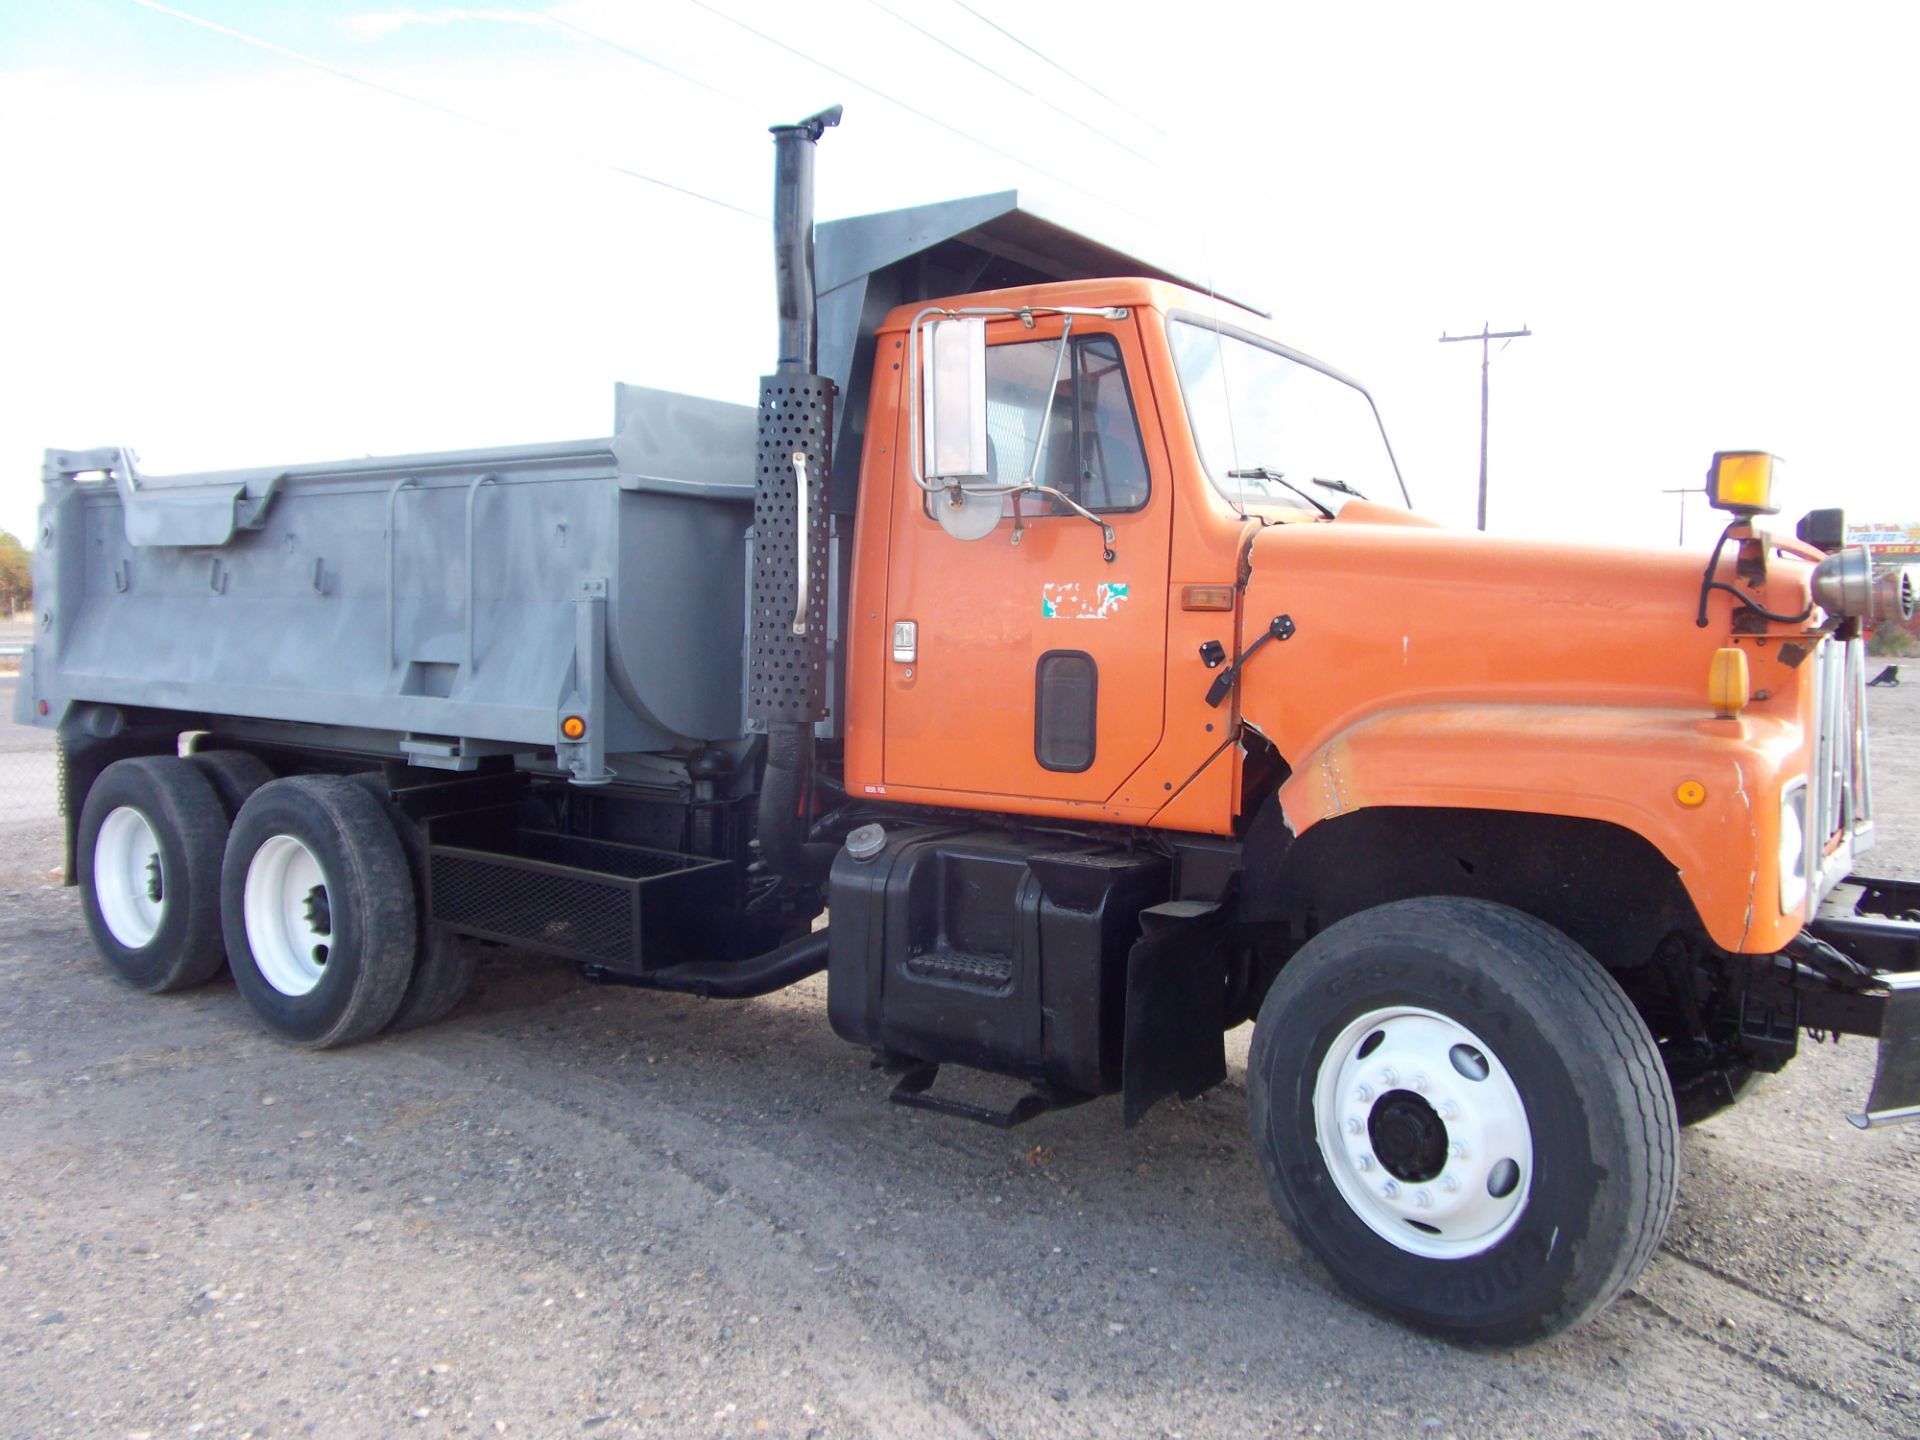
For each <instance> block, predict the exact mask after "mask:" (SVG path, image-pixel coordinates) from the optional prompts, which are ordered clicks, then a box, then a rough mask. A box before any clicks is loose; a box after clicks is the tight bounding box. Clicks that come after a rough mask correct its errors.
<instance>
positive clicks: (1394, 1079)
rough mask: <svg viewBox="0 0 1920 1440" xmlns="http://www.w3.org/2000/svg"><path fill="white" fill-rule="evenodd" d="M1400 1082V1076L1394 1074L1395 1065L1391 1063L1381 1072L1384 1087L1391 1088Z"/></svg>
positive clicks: (1382, 1086) (1381, 1081) (1381, 1082)
mask: <svg viewBox="0 0 1920 1440" xmlns="http://www.w3.org/2000/svg"><path fill="white" fill-rule="evenodd" d="M1399 1083H1400V1077H1399V1076H1398V1075H1396V1074H1394V1072H1393V1067H1392V1066H1391V1065H1389V1066H1388V1067H1387V1068H1386V1069H1384V1070H1382V1071H1381V1072H1380V1085H1381V1088H1382V1089H1385V1090H1391V1089H1392V1088H1393V1087H1394V1086H1396V1085H1398V1084H1399Z"/></svg>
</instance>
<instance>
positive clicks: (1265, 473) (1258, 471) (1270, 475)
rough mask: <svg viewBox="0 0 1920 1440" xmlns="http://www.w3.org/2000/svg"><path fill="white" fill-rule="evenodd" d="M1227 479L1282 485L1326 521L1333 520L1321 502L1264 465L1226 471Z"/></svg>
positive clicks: (1329, 510) (1330, 513)
mask: <svg viewBox="0 0 1920 1440" xmlns="http://www.w3.org/2000/svg"><path fill="white" fill-rule="evenodd" d="M1227 478H1228V479H1229V480H1265V481H1267V482H1269V483H1270V484H1274V485H1284V486H1286V487H1287V489H1289V490H1291V491H1292V492H1293V493H1294V494H1296V495H1298V496H1299V497H1300V498H1301V499H1302V500H1304V501H1306V502H1307V504H1309V505H1311V506H1313V508H1314V509H1316V510H1318V511H1319V512H1320V513H1321V514H1322V515H1324V516H1326V517H1327V519H1329V520H1331V519H1333V511H1332V510H1331V509H1329V508H1328V507H1327V506H1326V505H1325V504H1324V503H1322V502H1321V501H1319V500H1316V499H1314V497H1313V496H1311V495H1309V494H1308V493H1307V492H1306V491H1305V490H1302V489H1301V488H1300V487H1299V486H1298V485H1296V484H1294V483H1293V482H1292V481H1291V480H1289V479H1287V477H1286V476H1285V475H1283V474H1282V473H1281V472H1280V471H1278V470H1270V469H1268V468H1267V467H1266V466H1265V465H1249V466H1246V467H1245V468H1243V469H1239V470H1229V471H1227Z"/></svg>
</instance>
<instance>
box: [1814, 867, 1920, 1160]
mask: <svg viewBox="0 0 1920 1440" xmlns="http://www.w3.org/2000/svg"><path fill="white" fill-rule="evenodd" d="M1807 934H1808V935H1809V936H1811V937H1812V938H1813V940H1814V941H1816V942H1819V943H1822V944H1824V945H1826V946H1831V947H1832V949H1834V950H1836V951H1838V952H1840V954H1841V955H1842V956H1845V957H1846V959H1847V960H1848V961H1850V962H1852V964H1853V966H1854V967H1856V969H1857V972H1858V973H1857V976H1856V983H1851V984H1845V985H1843V986H1842V987H1841V988H1842V989H1843V990H1845V991H1846V992H1847V993H1846V994H1845V997H1844V1003H1837V1004H1835V1005H1834V1006H1832V1007H1831V1009H1829V1007H1828V1006H1827V1005H1822V1004H1815V1005H1812V1006H1807V1007H1804V1008H1803V1009H1802V1021H1801V1023H1802V1024H1806V1025H1814V1026H1817V1027H1820V1028H1830V1029H1833V1030H1835V1031H1836V1032H1842V1033H1847V1034H1857V1035H1874V1036H1877V1037H1878V1039H1879V1041H1880V1056H1879V1062H1878V1064H1877V1065H1876V1067H1875V1069H1874V1075H1873V1088H1872V1090H1871V1091H1869V1093H1868V1095H1867V1103H1866V1106H1865V1107H1864V1108H1863V1109H1862V1110H1861V1111H1860V1112H1859V1113H1858V1114H1849V1115H1848V1116H1847V1118H1848V1119H1849V1120H1851V1121H1852V1122H1853V1123H1854V1124H1855V1125H1858V1126H1859V1127H1860V1128H1861V1129H1863V1130H1864V1129H1866V1128H1868V1127H1869V1126H1873V1125H1885V1124H1890V1123H1892V1122H1893V1121H1896V1120H1913V1119H1920V882H1915V881H1911V880H1875V879H1870V878H1867V877H1865V876H1860V875H1849V876H1847V878H1846V879H1844V880H1842V881H1841V882H1840V883H1839V884H1838V885H1836V886H1835V887H1834V888H1833V890H1832V891H1831V893H1829V894H1828V896H1827V897H1826V899H1825V900H1824V901H1823V902H1822V903H1821V906H1820V909H1819V912H1818V913H1817V914H1816V915H1815V916H1814V918H1813V920H1812V922H1811V923H1810V924H1808V926H1807ZM1834 999H1835V1000H1836V1001H1839V1000H1840V997H1839V996H1835V997H1834ZM1809 1012H1811V1013H1809ZM1823 1019H1827V1020H1830V1021H1831V1023H1829V1024H1827V1025H1825V1026H1821V1024H1820V1022H1821V1021H1822V1020H1823Z"/></svg>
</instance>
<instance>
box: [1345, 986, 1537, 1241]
mask: <svg viewBox="0 0 1920 1440" xmlns="http://www.w3.org/2000/svg"><path fill="white" fill-rule="evenodd" d="M1314 1117H1315V1122H1316V1126H1317V1132H1318V1137H1319V1142H1320V1151H1321V1155H1322V1157H1323V1158H1324V1159H1325V1161H1326V1164H1327V1170H1328V1173H1329V1174H1330V1175H1331V1177H1332V1179H1333V1181H1334V1184H1335V1185H1336V1187H1337V1188H1338V1189H1339V1191H1340V1193H1341V1196H1342V1197H1343V1198H1344V1199H1345V1200H1346V1202H1347V1204H1348V1205H1349V1206H1350V1207H1351V1208H1352V1210H1353V1212H1354V1214H1355V1215H1357V1216H1358V1217H1359V1218H1360V1219H1361V1220H1362V1221H1364V1222H1365V1223H1366V1225H1367V1226H1368V1227H1369V1228H1370V1229H1372V1230H1373V1231H1374V1232H1375V1233H1376V1234H1378V1235H1380V1236H1381V1237H1382V1238H1383V1239H1385V1240H1387V1241H1389V1242H1391V1243H1392V1244H1393V1245H1395V1246H1397V1247H1398V1248H1400V1249H1402V1250H1406V1251H1409V1252H1411V1253H1413V1254H1416V1255H1422V1256H1426V1257H1428V1258H1432V1259H1459V1258H1464V1257H1466V1256H1468V1255H1477V1254H1479V1253H1481V1252H1482V1251H1484V1250H1487V1249H1489V1248H1491V1247H1492V1246H1493V1245H1495V1244H1497V1243H1498V1242H1499V1241H1500V1239H1501V1237H1503V1236H1504V1235H1505V1234H1506V1233H1507V1232H1508V1231H1509V1230H1511V1229H1512V1228H1513V1226H1514V1224H1515V1223H1516V1222H1517V1221H1518V1220H1519V1218H1520V1214H1521V1212H1522V1211H1523V1210H1524V1209H1525V1208H1526V1200H1527V1195H1528V1192H1529V1188H1530V1185H1531V1181H1532V1177H1533V1137H1532V1131H1531V1129H1530V1128H1529V1126H1528V1121H1527V1112H1526V1106H1525V1103H1524V1102H1523V1100H1522V1099H1521V1096H1520V1092H1519V1088H1518V1087H1517V1086H1516V1085H1515V1083H1514V1081H1513V1079H1512V1077H1511V1076H1510V1075H1509V1074H1508V1073H1507V1070H1506V1068H1505V1066H1503V1065H1502V1064H1501V1063H1500V1061H1499V1058H1498V1057H1497V1056H1496V1055H1495V1054H1494V1052H1493V1051H1492V1050H1491V1049H1490V1048H1489V1047H1488V1046H1487V1045H1486V1043H1485V1042H1484V1041H1483V1040H1481V1039H1480V1037H1479V1036H1477V1035H1475V1034H1474V1033H1473V1032H1472V1031H1470V1030H1468V1029H1467V1028H1466V1027H1465V1026H1464V1025H1461V1024H1459V1023H1458V1022H1457V1021H1454V1020H1451V1019H1449V1018H1447V1017H1446V1016H1443V1015H1439V1014H1437V1013H1435V1012H1433V1011H1430V1010H1418V1009H1412V1008H1395V1009H1383V1010H1374V1011H1369V1012H1368V1013H1366V1014H1364V1015H1361V1016H1360V1017H1358V1018H1357V1019H1355V1020H1354V1021H1353V1022H1352V1023H1350V1024H1349V1025H1347V1027H1346V1028H1345V1029H1344V1030H1342V1031H1341V1032H1340V1034H1339V1035H1338V1036H1337V1037H1336V1038H1335V1040H1334V1043H1333V1044H1332V1045H1331V1046H1330V1047H1329V1048H1328V1050H1327V1053H1326V1056H1325V1058H1324V1059H1323V1060H1322V1062H1321V1065H1320V1070H1319V1073H1318V1075H1317V1076H1316V1077H1315V1082H1314Z"/></svg>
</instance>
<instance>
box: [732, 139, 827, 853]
mask: <svg viewBox="0 0 1920 1440" xmlns="http://www.w3.org/2000/svg"><path fill="white" fill-rule="evenodd" d="M839 123H840V107H839V106H838V105H835V106H833V107H832V108H830V109H827V110H822V111H821V112H820V113H819V114H818V115H812V116H809V117H808V118H807V119H805V120H802V121H800V123H799V124H797V125H776V126H774V127H773V144H774V182H773V257H774V278H775V285H776V289H777V293H778V296H779V304H780V340H779V349H780V353H779V358H778V361H777V363H776V365H775V368H774V373H773V374H771V375H767V376H763V377H762V378H761V381H760V417H759V427H760V428H759V433H760V446H759V466H758V473H757V475H756V477H755V483H754V505H753V531H754V541H753V617H752V621H753V641H752V648H751V651H750V656H749V662H748V667H747V714H748V716H749V718H750V719H752V720H753V721H756V722H758V723H760V724H762V725H764V726H765V728H766V732H767V765H766V772H765V774H764V775H763V776H762V778H761V784H760V813H759V838H760V858H761V859H762V860H764V861H765V862H766V864H767V866H768V868H769V869H771V870H773V871H774V872H775V873H776V874H778V875H780V876H781V877H782V878H784V879H786V880H788V881H792V882H795V883H800V884H809V883H816V882H818V881H820V880H823V879H825V878H826V873H827V869H828V867H829V866H830V865H831V864H832V863H833V856H834V852H835V850H836V848H837V847H835V846H833V845H823V844H810V843H808V841H807V839H806V833H807V827H808V825H809V823H810V820H811V814H810V811H811V800H812V789H813V784H812V779H813V727H814V724H815V722H816V721H819V720H823V719H825V718H826V713H827V711H826V680H827V602H828V598H829V597H828V595H827V585H826V581H827V538H828V536H827V525H828V519H827V505H828V487H829V485H830V483H831V477H832V474H833V454H832V441H833V401H834V385H833V382H832V381H831V380H829V379H827V378H826V377H825V376H823V375H820V374H818V373H817V372H816V368H815V367H816V366H817V364H818V353H817V352H818V334H819V327H818V325H817V323H816V318H815V313H814V279H813V153H814V146H815V144H817V143H818V142H819V139H820V137H821V136H822V135H823V134H825V133H826V131H827V130H828V129H829V128H830V127H832V126H835V125H838V124H839Z"/></svg>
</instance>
